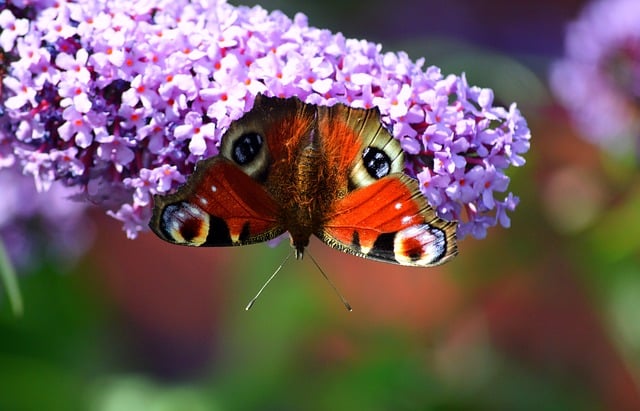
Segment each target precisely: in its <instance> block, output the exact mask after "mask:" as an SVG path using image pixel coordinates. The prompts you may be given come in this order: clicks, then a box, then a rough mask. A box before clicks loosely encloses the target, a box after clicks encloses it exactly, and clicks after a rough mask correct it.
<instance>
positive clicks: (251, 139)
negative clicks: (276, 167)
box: [231, 132, 264, 166]
mask: <svg viewBox="0 0 640 411" xmlns="http://www.w3.org/2000/svg"><path fill="white" fill-rule="evenodd" d="M263 143H264V139H263V138H262V136H261V135H260V134H258V133H253V132H252V133H245V134H242V135H241V136H240V137H239V138H237V139H236V140H235V141H234V142H233V148H232V150H231V157H232V159H233V161H235V162H236V163H237V164H238V165H241V166H243V165H247V164H249V163H251V162H253V160H255V158H256V157H257V156H258V154H259V153H260V150H261V149H262V145H263Z"/></svg>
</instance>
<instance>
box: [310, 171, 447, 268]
mask: <svg viewBox="0 0 640 411" xmlns="http://www.w3.org/2000/svg"><path fill="white" fill-rule="evenodd" d="M455 228H456V224H455V223H452V222H446V221H444V220H442V219H440V218H438V217H437V216H436V215H435V213H434V211H433V210H432V209H431V207H429V205H428V204H427V203H426V201H425V200H424V197H423V196H422V194H421V193H420V192H419V191H418V185H417V182H416V181H415V180H413V179H411V178H410V177H408V176H406V175H403V174H392V175H389V176H387V177H384V178H381V179H379V180H378V181H376V182H375V183H373V184H370V185H368V186H366V187H363V188H359V189H356V190H354V191H352V192H350V193H349V194H348V195H347V196H346V197H344V198H343V199H342V200H340V201H339V202H338V203H337V204H336V207H335V209H334V212H333V215H332V216H331V217H330V218H329V220H328V221H327V223H326V224H325V227H324V230H323V232H322V233H320V234H319V235H318V236H319V237H320V238H321V239H322V240H323V241H324V242H325V243H327V244H329V245H330V246H332V247H334V248H337V249H340V250H342V251H345V252H347V253H350V254H354V255H358V256H361V257H364V258H370V259H373V260H378V261H385V262H389V263H395V264H401V265H409V266H425V267H426V266H432V265H438V264H442V263H444V262H446V261H447V260H449V259H450V258H451V257H453V256H454V255H455V254H456V252H457V250H456V245H455Z"/></svg>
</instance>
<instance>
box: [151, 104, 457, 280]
mask: <svg viewBox="0 0 640 411" xmlns="http://www.w3.org/2000/svg"><path fill="white" fill-rule="evenodd" d="M403 170H404V159H403V152H402V149H401V147H400V143H399V142H398V140H396V139H394V138H393V136H392V135H391V134H390V133H389V131H387V129H386V128H385V127H384V126H383V124H382V123H381V120H380V113H379V111H378V109H377V108H372V109H359V108H352V107H349V106H346V105H344V104H335V105H333V106H322V105H314V104H306V103H304V102H302V101H301V100H300V99H298V98H296V97H291V98H276V97H266V96H264V95H258V96H256V99H255V102H254V105H253V108H252V109H251V110H249V111H248V112H246V113H245V114H244V115H243V116H242V117H241V118H240V119H238V120H236V121H234V122H232V123H231V125H230V126H229V129H228V130H227V132H226V133H225V134H224V135H223V137H222V139H221V142H220V151H219V154H218V155H217V156H214V157H210V158H207V159H204V160H201V161H199V162H198V163H197V164H196V168H195V171H194V173H193V174H192V175H191V176H190V177H189V178H188V179H187V181H186V183H185V184H184V185H182V186H181V187H179V188H178V189H177V190H176V191H175V192H174V193H173V194H168V195H155V196H154V208H153V215H152V218H151V221H150V224H149V225H150V228H151V229H152V230H153V231H154V232H155V233H156V234H157V235H158V236H159V237H160V238H162V239H164V240H166V241H168V242H170V243H174V244H179V245H187V246H196V247H199V246H213V247H217V246H238V245H245V244H254V243H259V242H263V241H267V240H271V239H273V238H276V237H277V236H279V235H281V234H283V233H284V232H287V231H288V233H289V237H290V240H291V245H292V247H293V249H294V252H295V256H296V258H298V259H301V258H302V256H303V254H304V250H305V248H306V247H307V246H308V245H309V239H310V237H311V236H312V235H315V236H317V237H318V238H320V240H322V241H323V242H324V243H326V244H328V245H329V246H331V247H333V248H336V249H338V250H341V251H343V252H346V253H349V254H353V255H356V256H359V257H364V258H368V259H372V260H378V261H383V262H387V263H394V264H401V265H406V266H419V267H427V266H433V265H438V264H442V263H444V262H446V261H448V260H450V259H451V258H452V257H454V256H455V255H456V254H457V246H456V223H455V222H449V221H445V220H443V219H441V218H439V217H438V216H437V215H436V213H435V212H434V210H433V209H432V208H431V207H430V206H429V205H428V204H427V202H426V200H425V197H424V196H423V195H422V194H421V193H420V189H419V184H418V182H417V180H415V179H413V178H411V177H409V176H408V175H406V174H404V172H403Z"/></svg>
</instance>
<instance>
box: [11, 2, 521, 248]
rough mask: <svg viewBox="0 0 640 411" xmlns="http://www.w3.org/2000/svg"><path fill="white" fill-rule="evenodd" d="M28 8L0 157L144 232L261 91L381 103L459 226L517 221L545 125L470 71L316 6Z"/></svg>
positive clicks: (132, 231)
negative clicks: (512, 189) (322, 25)
mask: <svg viewBox="0 0 640 411" xmlns="http://www.w3.org/2000/svg"><path fill="white" fill-rule="evenodd" d="M45 3H46V4H45ZM16 4H17V3H15V2H14V5H13V6H12V7H11V11H7V10H9V9H6V10H5V11H7V13H10V17H11V18H13V19H14V20H16V21H17V20H19V19H23V20H25V19H26V21H27V23H28V30H27V31H26V32H24V33H23V32H22V31H21V32H19V33H20V34H15V36H13V37H12V38H11V40H10V41H9V40H6V43H7V45H8V46H9V47H8V48H7V49H6V52H7V53H9V55H10V56H11V59H9V60H8V61H10V63H9V64H8V65H7V70H6V71H7V75H6V76H5V79H4V86H5V92H4V94H5V95H4V96H2V99H0V102H1V104H2V107H0V108H1V109H3V110H4V111H5V113H6V119H3V120H2V122H0V126H2V128H0V156H1V157H0V165H2V166H3V167H9V166H11V165H12V164H15V165H16V166H18V167H20V168H21V169H22V171H23V172H24V173H25V174H28V175H31V176H32V177H33V178H34V179H35V181H36V183H37V185H38V187H39V189H46V188H47V187H48V186H50V185H51V184H52V183H53V182H55V181H56V180H62V181H64V182H65V183H66V184H68V185H73V186H76V187H77V188H78V189H79V190H81V191H82V195H83V196H84V198H85V199H87V200H89V201H91V202H93V203H97V204H102V205H103V206H104V207H106V208H108V209H109V211H108V213H109V215H112V216H113V217H115V218H117V219H119V220H120V221H122V222H123V223H124V227H125V230H126V231H127V235H128V236H129V237H131V238H133V237H135V236H136V234H137V233H138V232H139V231H141V230H145V229H146V227H147V223H148V221H149V218H150V215H151V202H150V198H151V196H152V195H153V194H157V193H167V192H170V191H171V190H172V189H174V188H175V187H176V186H178V185H179V184H182V183H184V181H185V179H186V177H187V176H188V175H189V174H191V173H192V172H193V169H194V166H195V163H196V162H197V161H198V160H200V159H201V158H204V157H209V156H213V155H216V154H217V153H218V146H219V143H220V138H221V137H222V135H224V133H225V131H226V130H227V129H228V128H229V125H230V124H231V123H232V122H233V121H234V120H236V119H238V118H240V117H241V116H242V115H243V114H244V113H245V112H246V111H248V110H249V109H251V107H252V106H253V102H254V100H255V97H256V95H258V94H260V93H263V94H265V95H268V96H278V97H291V96H297V97H298V98H300V99H302V100H304V101H305V102H307V103H312V104H320V105H331V104H336V103H343V104H347V105H350V106H352V107H361V108H372V107H377V108H378V109H379V110H380V112H381V115H382V121H383V123H384V125H385V126H387V127H388V128H389V130H390V131H391V132H392V133H393V135H394V136H395V137H396V138H397V139H398V140H399V141H400V142H401V145H402V147H403V149H404V150H405V152H406V163H405V165H406V171H407V173H409V174H410V175H412V176H414V177H416V178H417V179H418V180H419V182H420V187H421V190H422V193H423V194H424V195H425V197H426V198H427V200H428V201H429V203H430V204H431V205H432V206H433V207H434V208H435V210H436V211H437V212H438V214H439V215H440V216H442V217H444V218H447V219H451V220H458V221H459V231H458V234H459V236H460V237H464V236H465V235H466V234H472V235H474V236H476V237H478V238H481V237H484V235H485V234H486V230H487V228H488V227H491V226H495V225H497V224H501V225H503V226H506V225H508V224H509V219H508V216H507V212H511V211H513V209H514V208H515V206H516V204H517V198H516V197H514V196H513V195H512V194H511V193H508V192H507V190H508V185H509V178H508V177H507V176H506V175H505V172H506V170H507V169H508V168H509V167H511V166H521V165H523V164H524V159H523V157H522V155H523V154H524V153H526V152H527V151H528V149H529V140H530V132H529V129H528V127H527V124H526V121H525V120H524V118H523V117H522V116H521V114H520V112H519V111H518V109H517V108H516V106H515V104H512V105H511V106H510V107H508V108H504V107H500V106H495V105H494V98H493V92H492V91H491V90H489V89H482V88H478V87H472V86H469V85H468V84H467V81H466V79H465V77H464V76H461V77H459V76H455V75H448V76H443V75H442V73H441V72H440V69H438V68H437V67H434V66H431V67H427V68H423V65H424V60H418V61H417V62H414V61H412V60H410V59H409V57H408V56H407V54H406V53H391V52H385V53H383V52H382V51H381V49H382V47H381V46H380V45H377V44H373V43H370V42H367V41H363V40H354V39H346V38H344V36H342V35H341V34H332V33H330V32H329V31H327V30H321V29H317V28H314V27H310V26H309V25H308V23H307V18H306V17H305V16H304V15H302V14H297V15H296V16H295V17H294V18H293V19H290V18H288V17H287V16H285V15H284V14H282V13H281V12H278V11H275V12H273V13H268V12H266V11H265V10H263V9H262V8H260V7H254V8H247V7H236V6H232V5H229V4H227V3H226V2H225V1H223V0H217V1H216V0H214V1H208V2H193V1H187V0H150V1H146V2H131V1H125V0H113V1H110V2H104V1H98V0H83V1H65V0H58V1H56V2H55V4H54V2H37V3H36V4H35V5H28V4H27V3H25V4H22V5H21V6H18V5H16ZM29 4H30V3H29ZM3 12H4V11H3ZM7 13H5V19H7V18H8V17H7V16H9V14H7ZM34 15H35V16H37V17H36V18H35V19H32V20H29V19H28V18H27V16H34ZM498 193H500V194H499V195H498ZM502 193H505V194H502Z"/></svg>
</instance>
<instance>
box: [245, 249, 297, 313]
mask: <svg viewBox="0 0 640 411" xmlns="http://www.w3.org/2000/svg"><path fill="white" fill-rule="evenodd" d="M290 257H291V251H289V254H287V256H286V257H285V259H284V261H282V263H281V264H280V266H279V267H278V268H276V271H274V272H273V274H271V277H269V279H268V280H267V281H265V283H264V284H263V285H262V287H261V288H260V290H258V293H257V294H256V296H255V297H253V298H252V299H251V301H249V304H247V306H246V307H245V310H247V311H249V310H250V309H251V307H253V304H254V303H255V302H256V300H257V299H258V297H260V294H262V292H263V291H264V289H265V288H267V286H268V285H269V283H270V282H271V280H273V278H274V277H275V276H276V274H278V273H279V272H280V270H282V267H283V266H284V265H285V263H286V262H287V261H288V260H289V258H290Z"/></svg>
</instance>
